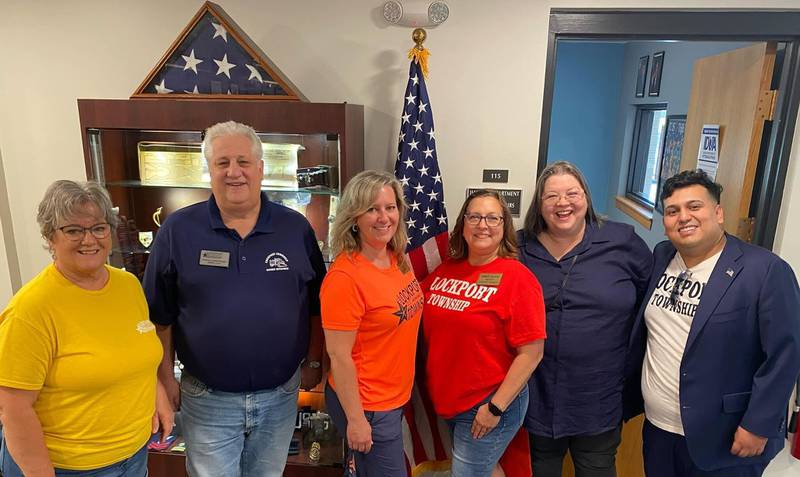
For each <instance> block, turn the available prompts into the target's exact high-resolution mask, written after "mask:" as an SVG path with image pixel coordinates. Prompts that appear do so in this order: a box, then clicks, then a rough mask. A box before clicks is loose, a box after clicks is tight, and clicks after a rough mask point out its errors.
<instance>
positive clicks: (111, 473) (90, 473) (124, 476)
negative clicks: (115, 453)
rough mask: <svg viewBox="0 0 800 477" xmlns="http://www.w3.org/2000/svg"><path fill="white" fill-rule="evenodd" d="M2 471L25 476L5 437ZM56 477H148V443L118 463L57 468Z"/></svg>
mask: <svg viewBox="0 0 800 477" xmlns="http://www.w3.org/2000/svg"><path fill="white" fill-rule="evenodd" d="M0 471H2V474H3V477H24V476H23V473H22V470H21V469H20V468H19V467H18V466H17V463H16V462H14V459H12V458H11V454H9V453H8V447H7V446H6V441H5V439H3V442H2V451H0ZM56 477H147V445H146V444H145V446H144V447H142V448H141V449H139V450H138V451H137V452H136V453H135V454H133V455H132V456H130V457H128V458H127V459H125V460H121V461H119V462H117V463H116V464H111V465H107V466H105V467H100V468H99V469H92V470H67V469H56Z"/></svg>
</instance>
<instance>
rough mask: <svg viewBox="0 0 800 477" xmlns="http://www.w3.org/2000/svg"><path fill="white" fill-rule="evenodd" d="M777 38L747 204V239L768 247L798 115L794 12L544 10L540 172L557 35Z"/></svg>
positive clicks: (797, 16) (799, 24)
mask: <svg viewBox="0 0 800 477" xmlns="http://www.w3.org/2000/svg"><path fill="white" fill-rule="evenodd" d="M571 39H580V40H599V41H605V40H631V41H647V40H650V41H652V40H701V41H752V42H756V41H779V42H783V43H785V44H786V49H785V56H784V58H783V60H782V68H781V73H780V77H779V78H778V81H777V84H773V87H774V88H775V89H777V90H778V95H777V98H776V103H775V114H774V116H773V121H772V127H771V129H770V131H769V137H768V138H767V139H765V141H763V142H762V145H763V146H762V147H764V146H766V148H767V156H766V157H767V160H766V161H765V164H764V167H763V170H762V173H761V174H760V175H759V176H758V177H757V178H756V184H755V190H756V191H757V192H758V193H757V194H753V197H752V203H751V207H750V209H751V210H752V211H754V212H755V217H756V221H755V224H754V229H753V240H752V242H753V243H754V244H757V245H761V246H762V247H765V248H768V249H772V245H773V243H774V241H775V232H776V229H777V225H778V218H779V216H780V206H781V202H782V200H783V189H784V185H785V182H786V173H787V170H788V166H789V156H790V154H791V148H792V136H793V134H794V129H795V123H796V122H797V113H798V109H799V107H800V10H789V9H783V10H778V9H773V10H742V9H737V10H708V9H680V10H664V9H635V10H616V9H614V10H610V9H584V8H554V9H551V10H550V26H549V31H548V39H547V63H546V67H545V83H544V97H543V104H542V121H541V130H540V135H539V161H538V173H541V172H542V170H543V169H544V168H545V166H546V165H547V147H548V143H549V140H550V125H551V115H552V109H553V93H554V90H555V71H556V53H557V52H556V44H557V41H558V40H571Z"/></svg>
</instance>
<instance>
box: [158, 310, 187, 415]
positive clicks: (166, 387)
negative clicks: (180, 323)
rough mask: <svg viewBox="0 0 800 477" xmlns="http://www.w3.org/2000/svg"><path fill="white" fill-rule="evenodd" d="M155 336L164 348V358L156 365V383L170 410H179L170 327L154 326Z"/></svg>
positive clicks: (177, 385)
mask: <svg viewBox="0 0 800 477" xmlns="http://www.w3.org/2000/svg"><path fill="white" fill-rule="evenodd" d="M156 334H157V335H158V339H159V340H161V346H162V347H163V348H164V356H163V357H162V358H161V363H159V365H158V383H159V387H162V390H163V392H164V393H165V397H166V399H167V402H169V403H170V405H172V409H173V410H175V411H177V410H178V409H180V408H181V388H180V384H178V380H177V379H175V347H174V346H173V344H172V326H171V325H170V326H164V325H156Z"/></svg>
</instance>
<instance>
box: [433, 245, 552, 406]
mask: <svg viewBox="0 0 800 477" xmlns="http://www.w3.org/2000/svg"><path fill="white" fill-rule="evenodd" d="M422 289H423V291H424V292H425V310H424V312H423V320H422V327H423V330H424V333H425V341H426V343H427V345H428V360H427V363H426V370H427V374H428V391H429V392H430V395H431V400H432V401H433V406H434V408H435V409H436V412H437V414H439V415H441V416H443V417H445V418H449V417H452V416H455V415H456V414H460V413H462V412H464V411H466V410H468V409H470V408H471V407H472V406H474V405H476V404H477V403H479V402H480V401H481V400H483V399H484V398H486V396H488V395H489V394H491V393H493V392H494V391H496V390H497V388H498V387H499V385H500V383H501V382H502V381H503V379H505V377H506V373H507V372H508V368H509V367H510V366H511V362H512V361H513V360H514V358H515V357H516V355H517V351H516V348H517V347H519V346H521V345H523V344H526V343H530V342H532V341H536V340H539V339H543V338H545V314H544V301H543V299H542V288H541V286H540V285H539V282H538V281H537V280H536V277H535V276H534V275H533V273H531V272H530V270H528V269H527V268H526V267H525V266H524V265H522V264H521V263H519V262H518V261H517V260H514V259H510V258H497V259H495V260H494V261H492V262H491V263H488V264H486V265H481V266H477V267H474V266H472V265H470V264H469V262H468V261H467V260H449V261H446V262H445V263H443V264H442V265H440V266H439V268H437V269H436V270H434V272H433V273H432V274H431V275H429V276H428V277H427V278H426V279H425V281H424V282H423V283H422Z"/></svg>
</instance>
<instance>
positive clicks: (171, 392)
mask: <svg viewBox="0 0 800 477" xmlns="http://www.w3.org/2000/svg"><path fill="white" fill-rule="evenodd" d="M158 383H159V385H162V386H164V391H165V392H166V393H167V402H169V403H170V405H172V410H173V411H175V412H177V411H179V410H180V408H181V385H180V384H179V383H178V380H177V379H175V377H174V376H170V377H169V378H166V379H164V380H163V381H162V380H161V379H159V380H158Z"/></svg>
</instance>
